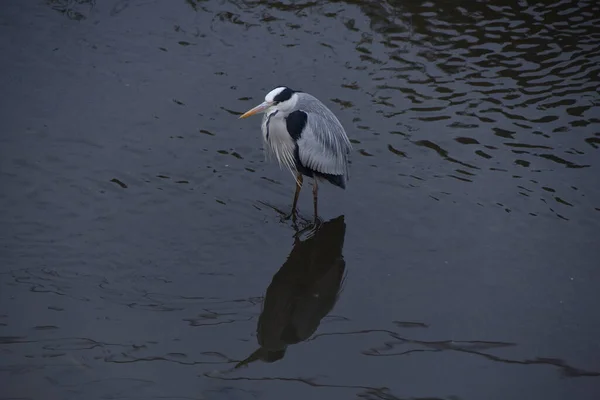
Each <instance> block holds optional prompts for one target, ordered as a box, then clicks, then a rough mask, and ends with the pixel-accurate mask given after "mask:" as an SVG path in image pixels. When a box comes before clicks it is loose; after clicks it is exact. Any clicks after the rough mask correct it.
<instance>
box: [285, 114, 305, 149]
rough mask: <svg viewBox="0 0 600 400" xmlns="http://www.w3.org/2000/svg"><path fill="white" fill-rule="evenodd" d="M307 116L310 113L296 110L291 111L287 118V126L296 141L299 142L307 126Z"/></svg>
mask: <svg viewBox="0 0 600 400" xmlns="http://www.w3.org/2000/svg"><path fill="white" fill-rule="evenodd" d="M307 118H308V115H306V113H305V112H304V111H301V110H296V111H294V112H291V113H290V115H288V116H287V118H286V119H285V126H286V128H287V131H288V133H289V134H290V136H291V137H292V139H294V142H297V141H298V139H300V137H302V131H303V130H304V127H305V126H306V119H307Z"/></svg>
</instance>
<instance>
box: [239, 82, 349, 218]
mask: <svg viewBox="0 0 600 400" xmlns="http://www.w3.org/2000/svg"><path fill="white" fill-rule="evenodd" d="M257 113H264V116H263V120H262V125H261V128H262V135H263V145H264V148H265V150H266V152H267V154H268V155H269V154H270V155H274V156H275V158H276V159H277V162H278V163H279V166H280V167H285V168H287V169H289V170H290V172H291V173H292V175H293V176H294V178H295V180H296V192H295V193H294V201H293V203H292V211H291V213H290V216H291V217H292V218H293V220H296V213H297V212H296V205H297V203H298V197H299V195H300V190H301V189H302V181H303V178H302V177H303V176H307V177H310V178H313V203H314V212H315V216H314V218H315V222H316V221H317V219H318V217H317V193H318V183H317V181H319V180H320V181H325V182H329V183H331V184H332V185H334V186H337V187H340V188H342V189H346V182H347V181H348V160H349V156H350V151H351V150H352V145H351V144H350V140H349V139H348V136H347V135H346V132H345V131H344V128H343V126H342V124H341V123H340V121H339V120H338V119H337V117H336V116H335V115H334V114H333V112H331V110H330V109H329V108H327V107H326V106H325V105H324V104H323V103H322V102H321V101H319V100H318V99H317V98H316V97H314V96H312V95H310V94H308V93H305V92H302V91H297V90H293V89H290V88H289V87H286V86H279V87H276V88H275V89H273V90H271V91H270V92H269V93H267V95H266V96H265V101H264V102H262V103H261V104H259V105H258V106H256V107H254V108H252V109H250V110H248V111H246V112H245V113H244V114H242V115H241V116H240V118H247V117H249V116H251V115H254V114H257Z"/></svg>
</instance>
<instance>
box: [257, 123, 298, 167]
mask: <svg viewBox="0 0 600 400" xmlns="http://www.w3.org/2000/svg"><path fill="white" fill-rule="evenodd" d="M262 133H263V140H264V147H265V150H266V152H267V154H272V155H274V156H275V157H276V158H277V162H278V163H279V166H280V167H283V166H285V167H287V168H288V169H289V170H290V172H292V174H293V175H294V176H295V174H296V162H295V160H294V150H295V148H296V143H295V142H294V140H293V139H292V137H291V136H290V134H289V133H288V131H287V127H286V123H285V118H284V113H283V112H281V111H274V112H272V113H271V114H269V115H267V114H265V116H264V118H263V123H262Z"/></svg>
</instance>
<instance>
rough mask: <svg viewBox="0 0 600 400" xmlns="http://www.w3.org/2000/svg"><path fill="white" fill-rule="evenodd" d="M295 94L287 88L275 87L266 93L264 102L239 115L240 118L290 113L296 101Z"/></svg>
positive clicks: (295, 92)
mask: <svg viewBox="0 0 600 400" xmlns="http://www.w3.org/2000/svg"><path fill="white" fill-rule="evenodd" d="M297 93H298V92H297V91H295V90H292V89H290V88H289V87H287V86H279V87H276V88H275V89H273V90H271V91H270V92H269V93H267V95H266V96H265V101H263V102H262V103H260V104H259V105H257V106H256V107H254V108H252V109H250V110H248V111H246V112H245V113H244V114H242V115H240V118H247V117H249V116H251V115H254V114H257V113H267V114H271V113H273V112H275V111H284V112H285V111H291V110H292V108H294V106H295V105H296V102H297V101H298V98H297V96H298V95H297Z"/></svg>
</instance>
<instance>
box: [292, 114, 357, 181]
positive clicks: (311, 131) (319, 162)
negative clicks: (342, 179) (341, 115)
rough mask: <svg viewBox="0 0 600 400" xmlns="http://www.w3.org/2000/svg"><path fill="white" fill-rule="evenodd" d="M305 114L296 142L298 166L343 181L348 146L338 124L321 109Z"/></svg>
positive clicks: (346, 173)
mask: <svg viewBox="0 0 600 400" xmlns="http://www.w3.org/2000/svg"><path fill="white" fill-rule="evenodd" d="M306 114H307V118H306V126H305V128H304V131H303V132H302V136H301V137H300V138H299V139H298V142H297V144H298V156H299V158H300V162H301V163H302V165H303V166H305V167H307V168H310V169H312V170H315V171H318V172H321V173H324V174H332V175H344V176H346V177H347V176H348V158H349V155H350V151H351V150H352V145H351V144H350V140H348V137H347V136H346V132H345V131H344V128H343V127H342V124H341V123H340V122H339V121H338V119H337V118H336V117H335V115H333V113H332V112H331V111H329V110H328V109H327V108H325V106H323V107H322V108H320V107H319V109H317V110H314V109H313V110H311V111H308V110H307V111H306Z"/></svg>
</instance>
